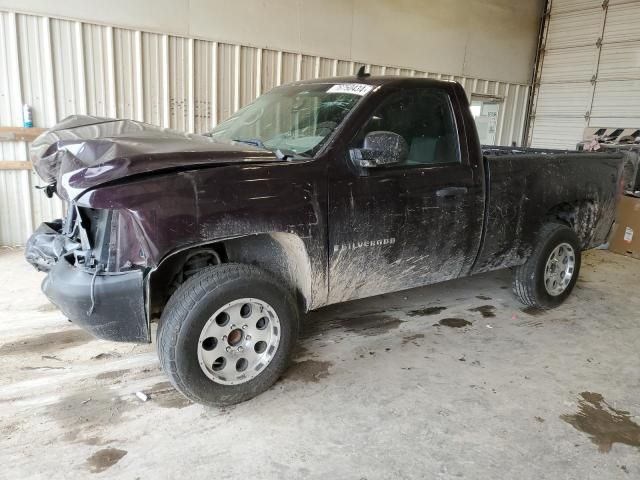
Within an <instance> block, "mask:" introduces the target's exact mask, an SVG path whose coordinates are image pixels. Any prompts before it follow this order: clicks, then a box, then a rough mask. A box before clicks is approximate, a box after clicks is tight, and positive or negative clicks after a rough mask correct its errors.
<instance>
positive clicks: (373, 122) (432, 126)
mask: <svg viewBox="0 0 640 480" xmlns="http://www.w3.org/2000/svg"><path fill="white" fill-rule="evenodd" d="M375 131H387V132H393V133H396V134H398V135H400V136H402V137H403V138H404V140H405V141H406V142H407V146H408V149H409V155H408V157H407V159H406V161H405V162H404V163H403V165H439V164H448V163H460V145H459V143H458V132H457V129H456V123H455V117H454V114H453V107H452V105H451V101H450V99H449V95H447V93H446V92H444V91H443V90H440V89H438V88H411V89H407V90H403V91H401V92H397V93H394V94H392V95H391V96H389V97H388V98H387V99H386V100H384V101H383V102H382V104H381V105H380V106H379V107H378V108H377V109H376V110H375V112H374V113H373V115H372V116H371V117H370V118H369V120H368V121H367V123H365V125H364V127H363V128H362V129H361V130H360V132H359V133H358V134H357V135H356V137H355V138H354V140H353V142H352V145H351V146H352V147H354V148H362V147H363V144H364V137H365V136H366V135H367V134H368V133H370V132H375Z"/></svg>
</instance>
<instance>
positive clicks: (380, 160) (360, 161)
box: [349, 131, 409, 168]
mask: <svg viewBox="0 0 640 480" xmlns="http://www.w3.org/2000/svg"><path fill="white" fill-rule="evenodd" d="M349 153H350V155H351V160H353V162H354V163H355V164H357V165H358V166H360V167H366V168H372V167H383V166H386V165H393V164H397V163H402V162H404V161H406V160H407V158H408V157H409V148H408V146H407V142H406V141H405V139H404V138H402V136H401V135H398V134H397V133H393V132H387V131H375V132H369V133H367V135H366V136H365V137H364V145H363V147H362V148H352V149H351V150H349Z"/></svg>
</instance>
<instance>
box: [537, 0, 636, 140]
mask: <svg viewBox="0 0 640 480" xmlns="http://www.w3.org/2000/svg"><path fill="white" fill-rule="evenodd" d="M548 13H549V17H548V20H547V25H546V31H545V33H544V41H543V53H542V56H541V60H540V64H541V68H540V70H539V72H538V78H537V88H536V93H535V98H534V102H533V108H532V111H531V118H530V129H529V142H530V144H531V146H533V147H548V148H569V149H574V148H575V147H576V144H577V143H578V142H579V141H581V140H582V138H583V134H584V129H585V127H604V128H607V127H608V128H612V127H615V128H640V0H631V1H630V0H604V2H603V1H602V0H552V1H551V5H550V10H549V11H548Z"/></svg>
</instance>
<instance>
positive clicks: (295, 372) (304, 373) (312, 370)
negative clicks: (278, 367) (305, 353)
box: [284, 360, 333, 383]
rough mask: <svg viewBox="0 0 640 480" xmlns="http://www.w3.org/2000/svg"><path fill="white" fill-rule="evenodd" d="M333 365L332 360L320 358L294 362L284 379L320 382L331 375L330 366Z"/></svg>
mask: <svg viewBox="0 0 640 480" xmlns="http://www.w3.org/2000/svg"><path fill="white" fill-rule="evenodd" d="M332 366H333V363H332V362H326V361H320V360H303V361H302V362H294V363H293V364H292V365H291V366H290V367H289V369H288V370H287V372H286V373H285V376H284V379H285V380H287V381H291V382H304V383H318V382H319V381H320V380H321V379H323V378H326V377H327V376H329V368H330V367H332Z"/></svg>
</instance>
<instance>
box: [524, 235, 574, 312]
mask: <svg viewBox="0 0 640 480" xmlns="http://www.w3.org/2000/svg"><path fill="white" fill-rule="evenodd" d="M580 260H581V255H580V242H579V240H578V237H577V236H576V234H575V232H574V231H573V230H572V229H571V228H569V227H568V226H566V225H564V224H560V223H547V224H545V225H544V226H543V227H542V228H541V229H540V233H539V235H538V244H537V245H536V246H535V248H534V250H533V253H532V254H531V256H530V257H529V259H528V260H527V262H526V263H525V264H524V265H520V266H518V267H516V268H515V269H514V272H513V284H512V286H513V292H514V293H515V294H516V296H517V297H518V298H519V299H520V301H521V302H522V303H524V304H525V305H529V306H531V307H535V308H540V309H549V308H554V307H557V306H558V305H560V304H561V303H562V302H564V300H565V299H566V298H567V297H568V296H569V294H570V293H571V291H572V290H573V287H574V286H575V284H576V281H577V280H578V274H579V273H580Z"/></svg>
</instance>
